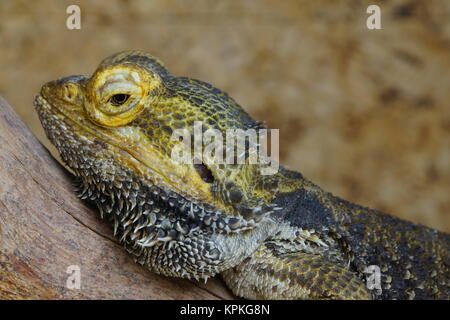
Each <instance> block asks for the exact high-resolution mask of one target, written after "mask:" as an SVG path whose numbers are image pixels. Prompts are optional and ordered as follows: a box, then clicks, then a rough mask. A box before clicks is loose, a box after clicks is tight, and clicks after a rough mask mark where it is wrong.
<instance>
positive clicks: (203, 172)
mask: <svg viewBox="0 0 450 320" xmlns="http://www.w3.org/2000/svg"><path fill="white" fill-rule="evenodd" d="M194 168H195V170H197V173H198V174H199V176H200V178H202V180H203V181H205V182H207V183H213V182H214V176H213V174H212V172H211V170H210V169H209V168H208V167H207V166H206V165H205V164H203V163H198V164H194Z"/></svg>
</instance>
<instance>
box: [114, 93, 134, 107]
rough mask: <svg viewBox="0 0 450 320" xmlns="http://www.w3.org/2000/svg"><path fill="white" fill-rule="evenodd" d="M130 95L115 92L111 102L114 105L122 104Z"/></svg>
mask: <svg viewBox="0 0 450 320" xmlns="http://www.w3.org/2000/svg"><path fill="white" fill-rule="evenodd" d="M129 97H130V95H129V94H124V93H119V94H115V95H113V96H112V97H111V98H109V102H110V103H111V104H112V105H113V106H120V105H122V104H124V103H125V102H127V100H128V98H129Z"/></svg>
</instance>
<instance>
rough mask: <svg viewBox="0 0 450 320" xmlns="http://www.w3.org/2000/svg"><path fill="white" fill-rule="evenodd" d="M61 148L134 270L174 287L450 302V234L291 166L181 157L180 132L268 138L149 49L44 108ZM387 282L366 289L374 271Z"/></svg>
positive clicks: (269, 295) (66, 87)
mask: <svg viewBox="0 0 450 320" xmlns="http://www.w3.org/2000/svg"><path fill="white" fill-rule="evenodd" d="M35 106H36V110H37V112H38V114H39V117H40V119H41V122H42V125H43V127H44V129H45V131H46V133H47V136H48V137H49V139H50V140H51V142H52V143H53V144H54V145H55V146H56V147H57V149H58V150H59V152H60V154H61V157H62V159H63V160H64V161H65V163H66V164H67V165H68V166H69V167H70V168H71V169H72V170H73V172H74V173H75V175H76V176H77V179H78V183H79V190H80V196H81V198H83V199H86V198H88V199H90V200H91V201H94V202H95V203H96V204H97V206H98V209H99V211H100V213H101V215H102V216H105V217H106V218H107V219H108V220H109V221H111V223H112V224H113V226H114V233H115V234H116V235H117V237H118V238H119V239H120V241H121V242H122V243H123V245H124V246H125V248H126V249H127V250H128V251H129V252H130V253H131V254H132V255H134V257H135V259H136V261H137V262H138V263H140V264H142V265H144V266H145V267H147V268H149V269H150V270H152V271H154V272H157V273H160V274H163V275H166V276H172V277H183V278H190V279H192V278H194V279H207V278H208V277H212V276H214V275H216V274H219V273H220V274H221V275H222V277H223V279H224V280H225V282H226V283H227V285H228V286H229V287H230V288H231V290H232V291H233V292H234V293H235V294H236V295H238V296H241V297H244V298H249V299H371V298H376V299H449V297H450V280H449V277H450V275H449V274H450V272H449V271H450V270H449V268H450V253H449V252H450V236H449V235H448V234H444V233H441V232H438V231H435V230H432V229H429V228H426V227H423V226H420V225H416V224H413V223H410V222H406V221H403V220H400V219H397V218H394V217H391V216H388V215H385V214H382V213H379V212H376V211H374V210H370V209H367V208H364V207H361V206H357V205H354V204H351V203H349V202H347V201H344V200H342V199H339V198H337V197H334V196H333V195H331V194H330V193H327V192H324V191H323V190H322V189H320V188H319V187H318V186H316V185H314V184H312V183H311V182H310V181H308V180H307V179H305V178H304V177H303V176H302V175H300V174H298V173H296V172H292V171H288V170H287V169H285V168H283V167H281V168H280V170H279V172H278V173H276V174H274V175H261V174H260V170H259V169H260V166H259V165H257V164H250V163H249V162H248V161H247V162H246V163H244V164H233V165H231V164H214V163H208V164H189V163H179V162H176V161H175V160H173V159H172V157H171V151H172V149H173V147H174V146H175V145H176V144H177V143H178V142H177V141H173V140H172V139H171V136H172V133H173V131H174V130H175V129H179V128H186V129H187V130H189V132H192V131H193V128H194V122H195V121H202V123H203V127H204V130H206V129H209V128H214V129H218V130H220V131H221V132H223V133H224V132H225V130H226V129H244V130H245V129H249V128H254V129H258V128H262V126H261V124H260V123H259V122H257V121H254V120H253V119H251V118H250V117H249V115H248V114H247V113H246V112H245V111H244V110H242V108H241V107H240V106H239V105H238V104H237V103H236V102H235V101H234V100H233V99H232V98H230V97H229V96H228V95H227V94H225V93H224V92H222V91H220V90H219V89H216V88H214V87H212V86H211V85H209V84H207V83H204V82H201V81H198V80H194V79H189V78H184V77H176V76H173V75H171V74H170V73H169V72H168V71H167V70H166V68H165V67H164V66H163V64H162V63H161V62H160V61H159V60H157V59H156V58H154V57H152V56H150V55H148V54H146V53H143V52H139V51H128V52H122V53H118V54H116V55H113V56H111V57H109V58H107V59H105V60H104V61H103V62H102V63H101V64H100V66H99V67H98V69H97V70H96V71H95V72H94V74H93V75H92V76H91V77H86V76H72V77H67V78H62V79H59V80H56V81H52V82H49V83H47V84H45V85H44V86H43V87H42V90H41V92H40V94H39V95H38V96H37V97H36V99H35ZM372 265H376V266H378V267H379V268H380V271H381V290H378V291H376V290H369V289H368V288H367V285H366V282H367V281H368V280H367V279H366V277H367V276H368V275H369V274H365V273H364V271H365V268H366V267H368V266H372Z"/></svg>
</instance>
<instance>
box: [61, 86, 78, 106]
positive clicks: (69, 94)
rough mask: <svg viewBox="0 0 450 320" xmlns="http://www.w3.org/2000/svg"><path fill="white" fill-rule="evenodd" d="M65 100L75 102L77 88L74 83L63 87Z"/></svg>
mask: <svg viewBox="0 0 450 320" xmlns="http://www.w3.org/2000/svg"><path fill="white" fill-rule="evenodd" d="M63 95H64V98H65V99H67V100H68V101H73V99H75V97H76V95H77V88H76V86H75V85H74V84H73V83H70V82H69V83H66V84H65V85H64V87H63Z"/></svg>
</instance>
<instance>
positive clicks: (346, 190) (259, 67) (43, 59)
mask: <svg viewBox="0 0 450 320" xmlns="http://www.w3.org/2000/svg"><path fill="white" fill-rule="evenodd" d="M70 4H78V5H79V6H80V7H81V16H82V25H81V26H82V28H81V30H68V29H66V18H67V16H68V15H67V14H66V8H67V6H68V5H70ZM369 4H378V5H379V6H380V7H381V12H382V30H368V29H367V28H366V19H367V17H368V14H367V13H366V8H367V6H368V5H369ZM126 49H141V50H144V51H148V52H150V53H152V54H154V55H156V56H157V57H159V58H160V59H161V60H162V61H164V62H165V64H166V66H167V67H168V68H169V69H170V70H171V71H172V72H173V73H175V74H178V75H188V76H191V77H194V78H198V79H202V80H205V81H208V82H210V83H212V84H214V85H215V86H217V87H220V88H222V89H224V90H225V91H227V92H228V93H229V94H230V95H231V96H233V97H234V98H235V99H236V100H237V101H238V102H239V103H240V104H241V105H242V106H243V107H244V108H245V109H246V110H247V111H248V112H249V113H250V114H251V115H253V117H254V118H256V119H258V120H266V121H267V123H268V125H269V126H270V127H272V128H279V129H280V135H281V142H280V150H281V159H282V163H283V164H286V165H288V166H289V167H290V168H292V169H296V170H300V171H301V172H302V173H303V174H304V175H306V176H307V177H309V178H310V179H311V180H313V181H314V182H316V183H318V184H319V185H321V186H322V187H323V188H325V189H327V190H329V191H331V192H333V193H335V194H337V195H339V196H342V197H344V198H347V199H349V200H352V201H355V202H358V203H361V204H364V205H367V206H371V207H374V208H376V209H380V210H383V211H387V212H390V213H392V214H395V215H398V216H401V217H403V218H407V219H410V220H413V221H416V222H420V223H423V224H426V225H429V226H432V227H435V228H438V229H440V230H446V231H450V1H448V0H442V1H430V0H428V1H424V0H418V1H413V0H405V1H403V0H398V1H387V0H384V1H381V0H372V1H354V0H349V1H337V0H336V1H331V0H330V1H317V0H310V1H298V0H292V1H287V0H283V1H280V0H253V1H250V0H248V1H238V0H235V1H231V0H230V1H208V0H195V1H174V0H170V1H167V0H149V1H148V0H147V1H144V0H134V1H133V0H130V1H125V0H124V1H118V0H115V1H107V0H105V1H62V0H41V1H27V0H23V1H8V0H2V1H0V94H1V95H3V96H4V97H5V98H6V99H7V100H8V101H9V102H10V103H11V104H12V105H13V107H15V108H16V110H17V112H18V113H19V114H20V115H21V117H22V118H23V119H24V120H25V121H26V122H27V124H28V125H29V126H30V128H31V129H32V131H33V132H34V133H35V134H36V135H37V136H38V137H39V138H40V140H41V141H43V142H44V143H45V144H46V145H49V144H48V142H47V140H46V138H45V136H44V134H43V130H42V128H41V127H40V124H39V122H38V119H37V116H36V114H35V112H34V110H33V107H32V99H33V96H34V94H35V93H37V92H38V90H39V88H40V86H41V85H42V84H43V83H44V82H46V81H48V80H52V79H54V78H57V77H61V76H67V75H71V74H90V73H91V72H92V71H93V70H94V69H95V68H96V66H97V64H98V63H99V61H100V60H101V59H103V58H104V57H106V56H108V55H110V54H112V53H115V52H117V51H120V50H126Z"/></svg>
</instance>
